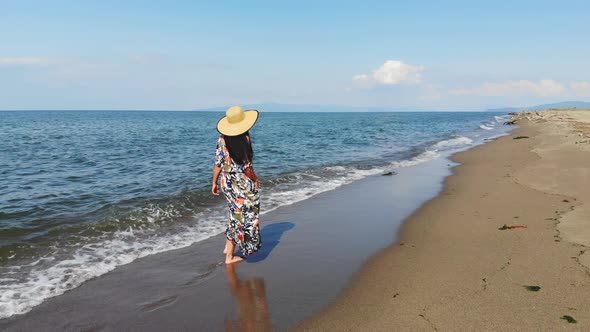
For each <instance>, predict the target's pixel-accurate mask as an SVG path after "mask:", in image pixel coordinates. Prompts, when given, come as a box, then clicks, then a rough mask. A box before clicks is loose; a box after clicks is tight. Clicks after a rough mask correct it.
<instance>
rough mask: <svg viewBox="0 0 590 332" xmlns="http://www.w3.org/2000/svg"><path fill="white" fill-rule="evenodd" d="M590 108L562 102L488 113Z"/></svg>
mask: <svg viewBox="0 0 590 332" xmlns="http://www.w3.org/2000/svg"><path fill="white" fill-rule="evenodd" d="M574 107H575V108H590V102H587V101H562V102H560V103H553V104H543V105H537V106H528V107H504V108H491V109H488V110H487V111H488V112H519V111H524V110H527V111H540V110H544V109H547V108H574Z"/></svg>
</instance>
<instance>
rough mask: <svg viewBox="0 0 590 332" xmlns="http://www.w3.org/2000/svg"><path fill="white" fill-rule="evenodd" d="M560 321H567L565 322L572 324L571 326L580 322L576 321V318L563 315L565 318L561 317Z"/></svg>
mask: <svg viewBox="0 0 590 332" xmlns="http://www.w3.org/2000/svg"><path fill="white" fill-rule="evenodd" d="M560 319H563V320H565V321H567V322H568V323H571V324H575V323H577V322H578V321H577V320H575V319H574V317H572V316H569V315H563V316H561V317H560Z"/></svg>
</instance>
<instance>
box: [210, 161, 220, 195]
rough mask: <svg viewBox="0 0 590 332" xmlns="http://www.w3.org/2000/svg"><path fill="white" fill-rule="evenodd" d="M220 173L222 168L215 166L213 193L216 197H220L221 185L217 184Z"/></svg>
mask: <svg viewBox="0 0 590 332" xmlns="http://www.w3.org/2000/svg"><path fill="white" fill-rule="evenodd" d="M219 173H221V167H219V166H217V165H215V166H214V167H213V185H212V186H211V193H212V194H213V195H215V196H219V185H218V184H217V182H218V180H219Z"/></svg>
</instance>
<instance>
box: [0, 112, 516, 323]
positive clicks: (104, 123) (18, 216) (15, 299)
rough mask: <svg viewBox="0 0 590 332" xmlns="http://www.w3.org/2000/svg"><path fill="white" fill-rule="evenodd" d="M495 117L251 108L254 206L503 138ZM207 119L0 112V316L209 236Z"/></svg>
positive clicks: (215, 226) (215, 217)
mask: <svg viewBox="0 0 590 332" xmlns="http://www.w3.org/2000/svg"><path fill="white" fill-rule="evenodd" d="M499 115H500V114H494V113H264V112H262V113H261V116H260V120H259V121H258V123H257V125H256V126H255V127H254V129H253V130H252V131H251V134H252V138H253V144H254V150H255V160H254V161H255V167H256V169H257V173H258V175H259V177H260V178H261V179H262V182H261V195H262V209H263V210H265V211H269V210H272V209H275V208H277V207H280V206H282V205H286V204H292V203H294V202H296V201H300V200H302V199H306V198H308V197H310V196H313V195H314V194H317V193H320V192H323V191H326V190H331V189H335V188H337V187H339V186H341V185H343V184H346V183H350V182H353V181H354V180H357V179H360V178H363V177H366V176H370V175H374V174H379V173H382V172H384V171H388V170H393V169H396V168H399V167H411V166H412V165H415V164H417V163H421V162H427V161H428V160H432V159H434V158H438V157H440V156H441V155H446V154H448V153H451V152H453V151H456V150H458V149H464V148H467V147H469V146H472V145H474V144H478V143H481V142H482V141H483V140H484V139H485V138H488V137H492V136H497V135H499V134H501V133H502V132H504V130H505V128H503V127H502V126H500V124H501V122H502V118H500V117H499ZM220 116H222V114H221V113H204V112H139V111H138V112H87V111H86V112H73V111H72V112H69V111H68V112H57V111H49V112H0V142H1V144H0V290H1V294H0V318H3V317H8V316H10V315H13V314H16V313H22V312H26V311H27V310H29V309H30V308H31V307H32V306H35V305H37V304H39V303H40V302H42V301H43V300H44V299H45V298H47V297H51V296H55V295H58V294H61V293H63V292H64V291H66V290H68V289H71V288H73V287H76V286H78V285H80V284H81V283H82V282H84V281H85V280H88V279H90V278H92V277H95V276H97V275H100V274H103V273H105V272H107V271H109V270H112V269H113V268H115V267H116V266H119V265H122V264H126V263H129V262H131V261H133V260H135V259H137V258H139V257H143V256H146V255H150V254H154V253H158V252H162V251H166V250H171V249H175V248H179V247H183V246H187V245H190V244H191V243H194V242H197V241H200V240H203V239H205V238H207V237H210V236H212V235H215V234H219V233H220V232H221V231H223V229H224V227H225V226H224V224H225V218H224V216H225V214H226V211H225V205H224V201H223V199H222V198H221V199H219V198H213V197H212V196H211V195H210V193H209V190H210V186H211V171H212V165H213V157H214V150H215V143H216V139H217V135H218V134H217V132H216V131H215V124H216V122H217V120H218V119H219V117H220ZM261 220H262V221H263V220H264V217H262V219H261Z"/></svg>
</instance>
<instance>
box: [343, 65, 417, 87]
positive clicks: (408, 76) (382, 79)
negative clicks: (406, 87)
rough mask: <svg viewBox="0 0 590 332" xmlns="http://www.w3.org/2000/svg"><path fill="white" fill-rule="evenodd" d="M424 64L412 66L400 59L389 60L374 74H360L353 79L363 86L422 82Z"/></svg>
mask: <svg viewBox="0 0 590 332" xmlns="http://www.w3.org/2000/svg"><path fill="white" fill-rule="evenodd" d="M424 70H426V67H424V66H412V65H409V64H407V63H403V62H401V61H399V60H387V61H385V63H383V64H382V65H381V67H379V68H377V69H376V70H374V71H373V75H372V76H369V75H367V74H358V75H354V76H353V77H352V80H353V81H354V82H357V83H361V84H362V86H363V87H367V86H372V85H373V83H374V84H383V85H396V84H401V83H420V80H421V72H423V71H424Z"/></svg>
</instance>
